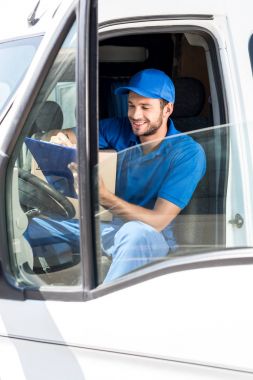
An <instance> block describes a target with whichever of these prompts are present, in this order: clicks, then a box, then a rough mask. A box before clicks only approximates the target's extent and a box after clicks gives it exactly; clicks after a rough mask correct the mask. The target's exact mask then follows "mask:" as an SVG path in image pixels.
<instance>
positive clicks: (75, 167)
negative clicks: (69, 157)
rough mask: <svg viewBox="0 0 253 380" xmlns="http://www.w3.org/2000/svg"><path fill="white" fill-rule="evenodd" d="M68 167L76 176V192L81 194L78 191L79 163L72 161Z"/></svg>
mask: <svg viewBox="0 0 253 380" xmlns="http://www.w3.org/2000/svg"><path fill="white" fill-rule="evenodd" d="M68 168H69V169H70V170H71V172H72V174H73V177H74V188H75V192H76V194H77V195H78V194H79V191H78V171H77V164H76V163H75V162H71V163H70V164H69V165H68Z"/></svg>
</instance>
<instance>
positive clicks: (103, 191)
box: [99, 176, 111, 205]
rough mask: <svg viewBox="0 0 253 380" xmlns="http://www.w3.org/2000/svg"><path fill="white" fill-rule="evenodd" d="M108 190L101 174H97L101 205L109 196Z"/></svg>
mask: <svg viewBox="0 0 253 380" xmlns="http://www.w3.org/2000/svg"><path fill="white" fill-rule="evenodd" d="M110 194H111V193H110V191H109V190H107V188H106V187H105V184H104V181H103V179H102V177H101V176H99V203H100V204H101V205H103V204H104V203H106V200H107V199H108V196H109V197H110Z"/></svg>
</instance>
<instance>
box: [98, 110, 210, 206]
mask: <svg viewBox="0 0 253 380" xmlns="http://www.w3.org/2000/svg"><path fill="white" fill-rule="evenodd" d="M99 131H100V134H99V147H100V149H108V148H110V149H115V150H116V151H118V152H120V153H118V163H117V179H116V191H115V193H116V195H117V196H119V197H120V198H122V199H124V200H125V201H127V202H130V203H133V204H136V205H139V206H142V207H146V208H149V209H153V208H154V205H155V202H156V200H157V198H158V197H159V198H163V199H165V200H167V201H170V202H172V203H174V204H175V205H177V206H178V207H180V208H184V207H185V206H186V205H187V204H188V202H189V201H190V199H191V197H192V194H193V192H194V190H195V188H196V186H197V184H198V182H199V181H200V179H201V178H202V177H203V175H204V174H205V170H206V158H205V153H204V150H203V148H202V147H201V146H200V145H199V144H198V143H197V142H196V141H194V140H193V139H192V138H191V137H190V136H188V135H184V134H181V133H180V132H179V131H177V130H176V128H175V127H174V124H173V122H172V120H169V123H168V132H167V135H166V137H165V138H164V139H163V140H161V142H160V144H159V146H158V147H157V148H156V149H155V150H154V151H151V152H149V153H148V154H144V153H143V150H142V146H141V143H140V140H139V138H138V137H137V136H135V135H134V134H133V132H132V128H131V124H130V122H129V120H128V118H127V117H126V118H112V119H105V120H101V121H100V125H99Z"/></svg>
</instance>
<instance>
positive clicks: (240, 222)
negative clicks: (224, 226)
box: [228, 214, 244, 228]
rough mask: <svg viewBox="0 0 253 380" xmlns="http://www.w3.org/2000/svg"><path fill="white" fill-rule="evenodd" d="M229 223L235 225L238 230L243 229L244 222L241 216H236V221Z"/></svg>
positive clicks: (232, 220)
mask: <svg viewBox="0 0 253 380" xmlns="http://www.w3.org/2000/svg"><path fill="white" fill-rule="evenodd" d="M228 223H230V224H233V225H234V226H236V227H237V228H242V226H243V224H244V220H243V217H242V216H241V215H240V214H235V217H234V219H231V220H229V221H228Z"/></svg>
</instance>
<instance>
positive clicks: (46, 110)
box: [32, 100, 63, 133]
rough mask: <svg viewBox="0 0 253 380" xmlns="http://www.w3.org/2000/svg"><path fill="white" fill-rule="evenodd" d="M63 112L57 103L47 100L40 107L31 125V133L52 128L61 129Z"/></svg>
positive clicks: (42, 131) (43, 131)
mask: <svg viewBox="0 0 253 380" xmlns="http://www.w3.org/2000/svg"><path fill="white" fill-rule="evenodd" d="M62 125H63V113H62V110H61V107H60V106H59V104H58V103H56V102H54V101H52V100H47V101H46V102H45V103H44V104H43V105H42V107H41V109H40V112H39V114H38V115H37V117H36V120H35V122H34V124H33V127H32V132H33V133H38V132H39V133H45V132H48V131H50V130H52V129H61V128H62Z"/></svg>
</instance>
